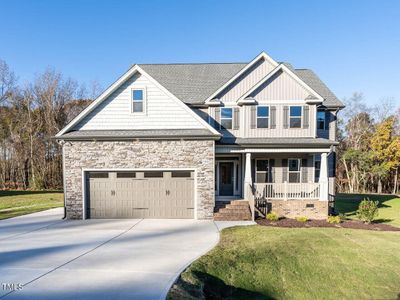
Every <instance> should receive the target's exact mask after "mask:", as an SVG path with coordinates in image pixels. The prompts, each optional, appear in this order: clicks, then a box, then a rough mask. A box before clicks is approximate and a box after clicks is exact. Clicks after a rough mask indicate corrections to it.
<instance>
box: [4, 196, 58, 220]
mask: <svg viewBox="0 0 400 300" xmlns="http://www.w3.org/2000/svg"><path fill="white" fill-rule="evenodd" d="M63 205H64V201H63V193H62V192H60V191H0V220H1V219H7V218H12V217H16V216H20V215H26V214H30V213H33V212H38V211H42V210H46V209H49V208H54V207H61V206H63Z"/></svg>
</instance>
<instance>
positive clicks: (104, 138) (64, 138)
mask: <svg viewBox="0 0 400 300" xmlns="http://www.w3.org/2000/svg"><path fill="white" fill-rule="evenodd" d="M52 138H53V139H55V140H58V141H93V140H98V141H140V140H209V139H212V140H216V141H217V140H219V139H220V138H221V136H217V135H210V136H193V135H192V136H167V137H166V136H143V137H132V136H127V137H124V136H121V137H116V136H109V137H108V136H76V137H68V136H59V137H52Z"/></svg>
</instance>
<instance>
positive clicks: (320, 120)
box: [317, 111, 325, 129]
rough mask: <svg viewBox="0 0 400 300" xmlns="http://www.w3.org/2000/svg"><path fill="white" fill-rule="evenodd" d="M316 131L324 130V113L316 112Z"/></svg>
mask: <svg viewBox="0 0 400 300" xmlns="http://www.w3.org/2000/svg"><path fill="white" fill-rule="evenodd" d="M317 129H325V112H324V111H318V112H317Z"/></svg>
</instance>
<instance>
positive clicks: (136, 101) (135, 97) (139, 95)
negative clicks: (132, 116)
mask: <svg viewBox="0 0 400 300" xmlns="http://www.w3.org/2000/svg"><path fill="white" fill-rule="evenodd" d="M144 101H145V93H144V89H132V112H133V113H142V112H144Z"/></svg>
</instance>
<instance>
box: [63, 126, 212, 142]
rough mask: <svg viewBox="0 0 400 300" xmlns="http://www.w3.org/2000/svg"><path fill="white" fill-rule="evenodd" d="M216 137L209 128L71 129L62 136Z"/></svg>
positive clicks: (77, 137) (81, 138)
mask: <svg viewBox="0 0 400 300" xmlns="http://www.w3.org/2000/svg"><path fill="white" fill-rule="evenodd" d="M202 137H204V138H215V139H219V135H215V134H213V133H212V132H211V131H209V130H207V129H157V130H77V131H70V132H68V133H65V134H63V135H62V136H60V137H59V138H60V139H63V140H92V139H100V140H101V139H108V140H124V139H146V138H151V139H156V138H162V139H166V138H167V139H168V138H171V139H173V138H202Z"/></svg>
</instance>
